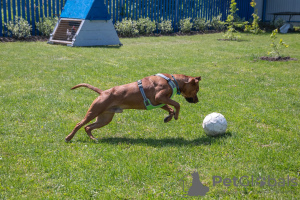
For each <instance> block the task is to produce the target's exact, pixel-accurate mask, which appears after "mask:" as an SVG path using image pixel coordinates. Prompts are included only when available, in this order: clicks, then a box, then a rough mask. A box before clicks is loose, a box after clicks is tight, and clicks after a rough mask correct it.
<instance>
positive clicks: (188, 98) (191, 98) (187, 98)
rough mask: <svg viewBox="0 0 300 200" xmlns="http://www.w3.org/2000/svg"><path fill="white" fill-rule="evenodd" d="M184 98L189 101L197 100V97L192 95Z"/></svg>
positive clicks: (195, 101)
mask: <svg viewBox="0 0 300 200" xmlns="http://www.w3.org/2000/svg"><path fill="white" fill-rule="evenodd" d="M185 100H186V101H187V102H189V103H198V102H199V100H198V97H197V96H194V97H185Z"/></svg>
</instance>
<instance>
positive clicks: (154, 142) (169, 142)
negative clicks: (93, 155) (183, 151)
mask: <svg viewBox="0 0 300 200" xmlns="http://www.w3.org/2000/svg"><path fill="white" fill-rule="evenodd" d="M231 136H232V134H231V132H226V133H225V134H223V135H221V136H217V137H209V136H202V137H200V138H197V139H193V140H187V139H184V138H182V137H178V138H161V139H156V138H128V137H103V138H98V141H97V143H98V144H103V143H107V144H112V145H119V144H127V145H147V146H152V147H165V146H200V145H211V144H213V143H215V142H216V141H217V140H219V139H221V138H223V139H226V138H228V137H231ZM81 142H90V140H87V141H81Z"/></svg>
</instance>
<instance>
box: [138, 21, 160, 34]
mask: <svg viewBox="0 0 300 200" xmlns="http://www.w3.org/2000/svg"><path fill="white" fill-rule="evenodd" d="M137 28H138V31H139V33H140V34H151V33H153V32H154V31H155V30H156V25H155V21H151V20H150V19H149V18H148V17H147V18H140V19H139V20H138V21H137Z"/></svg>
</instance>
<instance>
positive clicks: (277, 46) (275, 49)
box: [268, 29, 289, 58]
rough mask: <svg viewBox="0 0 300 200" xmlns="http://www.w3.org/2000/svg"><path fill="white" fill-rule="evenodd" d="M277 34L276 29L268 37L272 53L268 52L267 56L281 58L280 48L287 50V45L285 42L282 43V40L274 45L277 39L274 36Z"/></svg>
mask: <svg viewBox="0 0 300 200" xmlns="http://www.w3.org/2000/svg"><path fill="white" fill-rule="evenodd" d="M277 33H278V29H275V30H273V31H272V34H271V36H270V38H271V44H270V46H271V47H272V49H273V51H271V52H268V55H274V56H275V57H276V58H279V57H281V48H282V47H285V48H288V47H289V45H287V44H286V43H285V42H283V41H282V39H280V40H279V43H277V44H276V42H275V40H276V39H277V37H276V34H277Z"/></svg>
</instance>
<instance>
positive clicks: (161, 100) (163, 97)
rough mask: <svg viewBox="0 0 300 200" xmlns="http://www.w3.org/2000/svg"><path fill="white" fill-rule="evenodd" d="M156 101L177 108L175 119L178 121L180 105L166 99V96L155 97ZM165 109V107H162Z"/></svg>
mask: <svg viewBox="0 0 300 200" xmlns="http://www.w3.org/2000/svg"><path fill="white" fill-rule="evenodd" d="M155 101H157V102H159V103H162V104H168V105H171V106H173V107H174V108H175V115H174V119H175V120H177V119H178V116H179V110H180V104H179V103H178V102H176V101H174V100H172V99H170V98H169V97H166V96H165V95H157V96H156V97H155ZM162 108H163V107H162Z"/></svg>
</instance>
